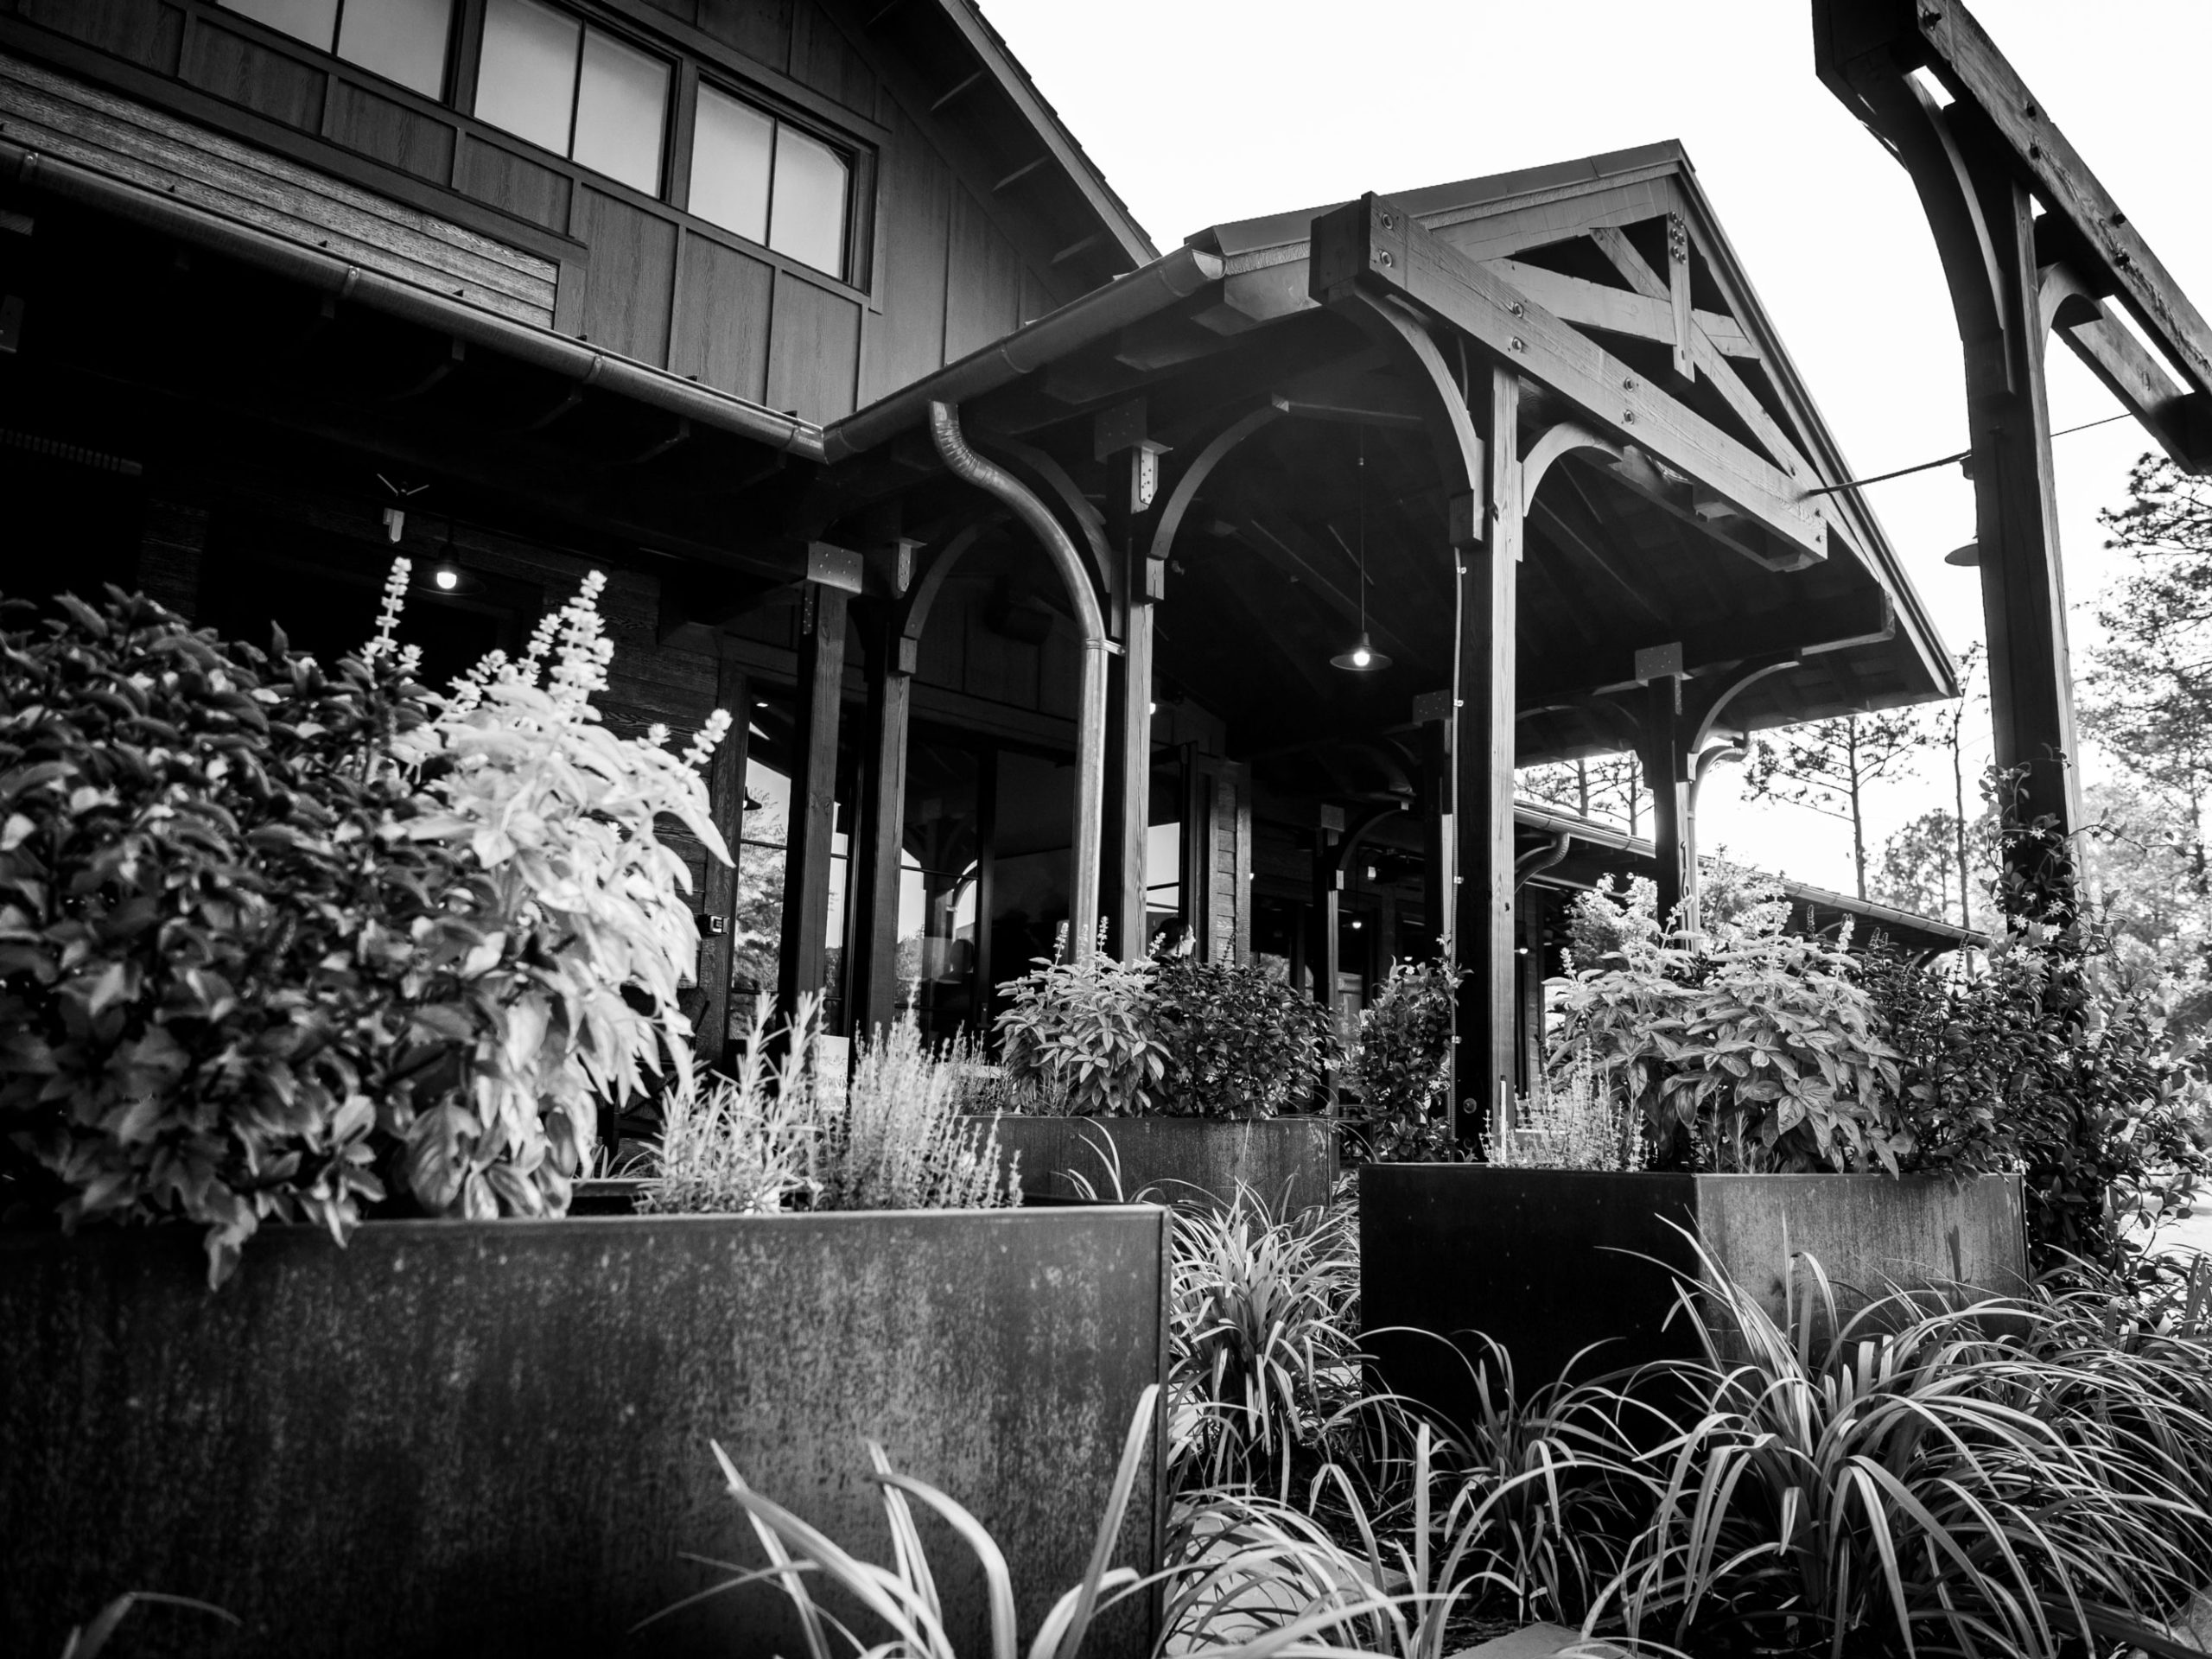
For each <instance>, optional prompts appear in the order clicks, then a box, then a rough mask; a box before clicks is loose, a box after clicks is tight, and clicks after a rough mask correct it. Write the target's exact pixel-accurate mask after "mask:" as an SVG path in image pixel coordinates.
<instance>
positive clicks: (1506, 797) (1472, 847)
mask: <svg viewBox="0 0 2212 1659" xmlns="http://www.w3.org/2000/svg"><path fill="white" fill-rule="evenodd" d="M1469 401H1470V403H1471V404H1472V409H1471V413H1472V414H1473V416H1475V424H1476V428H1477V431H1478V435H1479V436H1480V437H1481V439H1482V441H1483V448H1484V474H1485V477H1484V508H1485V511H1484V514H1483V517H1482V522H1481V524H1480V525H1479V526H1478V529H1479V531H1480V539H1479V540H1478V541H1473V542H1470V543H1464V544H1462V545H1461V546H1460V547H1459V558H1458V567H1459V588H1460V601H1459V604H1460V613H1459V664H1458V668H1459V687H1458V703H1459V706H1458V707H1457V708H1456V709H1453V710H1452V713H1453V715H1455V716H1456V718H1455V720H1454V721H1453V727H1452V761H1453V767H1454V771H1455V772H1456V776H1457V780H1458V790H1457V795H1458V798H1457V801H1456V804H1455V805H1456V810H1454V812H1453V814H1452V839H1453V840H1454V842H1457V843H1458V845H1457V848H1456V849H1455V852H1454V855H1453V858H1452V871H1453V880H1454V883H1455V887H1456V893H1457V898H1456V900H1455V902H1454V905H1453V915H1454V919H1453V924H1452V944H1453V948H1454V949H1455V950H1456V951H1457V953H1458V962H1459V967H1460V969H1462V970H1463V971H1464V973H1465V978H1463V979H1462V980H1461V981H1460V982H1459V1017H1458V1020H1457V1021H1456V1025H1455V1031H1454V1035H1453V1039H1452V1072H1453V1075H1452V1098H1453V1100H1454V1102H1455V1103H1456V1104H1457V1108H1458V1112H1459V1122H1458V1124H1457V1129H1458V1133H1459V1136H1460V1138H1461V1139H1463V1140H1472V1139H1478V1138H1479V1137H1480V1136H1482V1135H1484V1134H1487V1133H1488V1131H1489V1128H1490V1124H1491V1120H1492V1118H1493V1116H1495V1115H1499V1114H1502V1113H1505V1112H1509V1111H1510V1109H1511V1096H1512V1090H1513V1074H1514V1071H1515V1070H1516V1060H1515V1056H1514V1043H1515V1038H1514V1031H1515V1027H1516V1023H1517V1022H1516V1011H1515V1008H1514V975H1513V945H1514V938H1513V717H1514V712H1515V710H1514V684H1513V677H1514V666H1515V664H1514V627H1515V621H1516V607H1517V602H1518V584H1519V566H1520V559H1521V513H1522V500H1521V448H1520V435H1519V430H1518V428H1519V423H1520V412H1521V382H1520V379H1519V377H1518V376H1517V375H1516V373H1515V372H1514V371H1513V369H1512V368H1511V367H1510V366H1509V365H1505V364H1503V363H1497V364H1493V365H1491V368H1490V372H1489V375H1488V384H1487V385H1484V378H1483V377H1482V376H1479V375H1478V376H1477V378H1476V379H1475V381H1474V383H1473V388H1472V389H1471V391H1470V393H1469Z"/></svg>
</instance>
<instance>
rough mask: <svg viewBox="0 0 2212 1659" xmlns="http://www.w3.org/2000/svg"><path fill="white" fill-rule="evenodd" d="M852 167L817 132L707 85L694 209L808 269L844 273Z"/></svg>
mask: <svg viewBox="0 0 2212 1659" xmlns="http://www.w3.org/2000/svg"><path fill="white" fill-rule="evenodd" d="M851 179H852V164H851V163H850V162H849V161H847V160H846V158H845V157H844V156H842V155H840V154H839V153H838V152H837V151H836V150H835V149H832V148H830V146H829V145H828V144H826V143H823V142H822V140H821V139H819V138H817V137H814V136H813V135H812V134H811V133H808V132H804V131H801V130H799V129H798V128H797V127H795V126H793V125H791V123H790V122H788V121H780V120H778V119H777V118H775V117H774V116H772V115H769V114H767V113H766V111H761V110H758V109H755V108H754V107H753V105H750V104H747V103H746V102H744V101H743V100H742V99H736V98H733V97H731V96H730V94H728V92H721V91H719V90H717V89H716V88H715V87H712V86H708V85H706V84H705V83H704V82H702V83H701V84H700V86H699V118H698V124H697V125H696V127H695V128H694V129H693V130H692V135H691V211H692V212H693V213H696V214H698V216H699V217H700V218H702V219H711V220H712V221H713V222H714V223H715V224H717V225H719V226H722V227H723V228H724V229H725V230H730V231H734V232H737V233H738V234H739V235H740V236H741V237H744V238H747V239H748V240H750V241H753V242H760V243H764V244H766V245H767V246H769V247H771V248H773V249H774V250H775V251H777V252H778V253H781V254H787V255H789V256H790V257H791V258H793V259H796V260H798V261H799V262H800V263H801V264H808V265H811V266H813V267H814V268H815V269H816V270H823V271H827V272H829V275H831V276H832V277H843V276H844V274H845V198H846V194H847V193H848V191H849V188H850V183H851Z"/></svg>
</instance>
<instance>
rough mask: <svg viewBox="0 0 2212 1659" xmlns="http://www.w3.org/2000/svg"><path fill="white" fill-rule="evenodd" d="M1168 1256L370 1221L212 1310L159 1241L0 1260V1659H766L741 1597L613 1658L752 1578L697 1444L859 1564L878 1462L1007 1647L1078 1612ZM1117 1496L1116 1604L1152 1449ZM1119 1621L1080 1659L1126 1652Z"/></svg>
mask: <svg viewBox="0 0 2212 1659" xmlns="http://www.w3.org/2000/svg"><path fill="white" fill-rule="evenodd" d="M1168 1226H1169V1219H1168V1212H1167V1211H1165V1210H1162V1209H1160V1208H1158V1207H1154V1206H1141V1205H1128V1206H1117V1207H1112V1208H1107V1207H1099V1208H1085V1209H1082V1210H1075V1211H1068V1210H1060V1211H1051V1210H1040V1211H987V1212H976V1211H908V1212H900V1213H896V1214H839V1215H824V1216H783V1217H599V1218H578V1217H570V1218H568V1219H564V1220H557V1221H505V1222H489V1223H475V1222H436V1221H424V1222H386V1223H372V1224H367V1225H365V1226H364V1227H362V1228H361V1229H360V1230H359V1232H357V1233H356V1234H355V1236H354V1237H353V1243H351V1245H350V1246H349V1247H348V1248H346V1249H343V1250H340V1249H337V1248H336V1247H335V1246H334V1244H333V1243H331V1241H330V1240H329V1238H328V1237H327V1236H323V1235H321V1234H319V1233H317V1232H315V1231H313V1230H309V1229H307V1228H297V1227H284V1228H275V1229H265V1230H264V1231H263V1232H262V1234H261V1235H260V1236H257V1238H256V1239H255V1240H254V1242H253V1243H252V1244H251V1246H250V1247H249V1248H248V1249H247V1251H246V1255H245V1263H244V1265H243V1267H242V1268H240V1270H239V1272H238V1276H237V1278H236V1279H235V1280H234V1281H232V1283H231V1284H229V1285H228V1286H226V1287H225V1288H224V1289H222V1290H221V1291H220V1292H217V1293H211V1292H210V1291H209V1290H208V1289H207V1284H206V1281H205V1264H204V1261H203V1258H202V1256H201V1255H200V1248H199V1240H198V1235H197V1232H196V1231H194V1230H182V1229H176V1230H171V1229H144V1230H106V1231H94V1230H86V1232H84V1233H81V1234H79V1236H76V1237H74V1238H64V1237H61V1236H56V1235H14V1236H0V1538H4V1539H5V1540H6V1541H7V1546H6V1549H7V1565H6V1570H5V1571H4V1572H0V1652H7V1653H20V1654H27V1655H36V1654H54V1653H59V1652H60V1650H61V1645H62V1641H63V1637H64V1636H65V1635H66V1633H67V1629H68V1627H69V1626H70V1624H73V1623H75V1622H79V1621H81V1620H83V1619H85V1618H88V1617H89V1616H90V1615H91V1614H92V1612H93V1611H95V1610H96V1609H97V1608H98V1607H99V1605H101V1604H103V1603H104V1602H105V1601H106V1600H107V1599H109V1598H111V1597H112V1596H114V1595H116V1594H118V1592H122V1591H124V1590H161V1591H166V1592H171V1593H174V1594H181V1595H191V1596H196V1597H199V1598H200V1599H204V1600H207V1601H210V1602H213V1603H214V1604H216V1605H219V1606H222V1607H226V1608H227V1609H229V1610H230V1611H232V1612H234V1613H236V1614H238V1616H239V1617H240V1618H243V1619H244V1620H245V1630H243V1631H241V1632H238V1633H230V1632H227V1631H222V1630H219V1629H218V1627H217V1626H216V1625H215V1624H213V1623H212V1622H210V1621H205V1620H202V1619H200V1618H197V1617H194V1616H190V1615H187V1614H184V1613H181V1612H176V1611H169V1610H163V1609H155V1610H153V1611H145V1612H141V1613H137V1614H134V1615H133V1616H132V1619H131V1624H130V1629H129V1630H127V1631H126V1632H125V1635H126V1636H127V1637H128V1639H129V1645H130V1650H131V1651H132V1652H134V1653H155V1652H177V1653H194V1654H198V1653H214V1652H220V1653H222V1654H223V1655H225V1656H226V1659H245V1656H261V1655H269V1656H276V1655H284V1656H293V1655H299V1654H314V1655H318V1656H323V1655H346V1656H351V1655H361V1656H370V1655H374V1656H378V1659H404V1656H413V1655H430V1654H440V1655H446V1654H453V1655H460V1654H467V1655H484V1656H494V1655H516V1656H522V1655H530V1656H533V1659H543V1656H549V1655H570V1654H574V1655H579V1656H582V1655H590V1656H594V1659H603V1656H607V1655H611V1654H625V1653H634V1654H641V1655H642V1654H650V1655H656V1656H658V1655H664V1654H694V1653H696V1654H702V1655H704V1654H713V1655H716V1656H730V1655H747V1656H750V1655H760V1656H766V1655H769V1654H771V1653H777V1652H781V1653H785V1654H793V1653H802V1652H804V1641H803V1639H802V1637H801V1634H800V1632H799V1631H798V1629H797V1628H796V1627H795V1626H794V1624H792V1623H791V1620H790V1618H789V1616H788V1613H787V1612H786V1611H785V1605H784V1599H783V1597H782V1595H781V1593H780V1592H779V1591H777V1590H776V1589H775V1588H774V1587H773V1586H772V1585H771V1584H768V1583H765V1582H764V1583H760V1584H755V1585H753V1586H747V1587H746V1588H744V1589H742V1590H740V1591H737V1592H732V1593H730V1594H728V1595H724V1596H721V1597H717V1598H715V1599H712V1600H709V1601H708V1602H705V1603H703V1604H702V1605H699V1606H697V1607H695V1608H692V1609H690V1610H688V1611H683V1612H682V1613H679V1614H677V1615H675V1616H674V1617H672V1618H668V1619H665V1620H663V1621H661V1622H658V1623H657V1624H652V1625H651V1626H650V1627H648V1628H647V1629H646V1630H644V1631H643V1632H641V1633H640V1634H639V1635H638V1636H636V1637H631V1636H630V1635H629V1634H628V1632H629V1631H630V1630H631V1627H632V1626H633V1625H634V1624H637V1623H638V1622H639V1620H641V1619H643V1618H645V1617H646V1616H647V1615H649V1614H652V1613H653V1612H656V1611H659V1610H660V1609H663V1608H664V1607H667V1606H669V1605H671V1604H672V1603H674V1602H676V1601H677V1600H678V1599H681V1598H683V1597H684V1596H686V1595H689V1594H690V1593H692V1592H695V1591H697V1590H700V1589H702V1588H704V1587H705V1586H708V1585H709V1584H712V1583H714V1582H715V1581H717V1580H718V1579H719V1578H721V1576H722V1575H721V1574H720V1573H716V1572H715V1571H713V1570H712V1569H709V1568H706V1567H701V1566H699V1565H697V1564H696V1563H694V1562H690V1561H687V1560H683V1553H684V1552H687V1551H688V1552H693V1553H696V1554H699V1555H703V1556H707V1557H710V1558H714V1559H716V1560H723V1561H734V1562H741V1563H743V1564H745V1565H747V1566H759V1565H760V1564H761V1562H762V1556H761V1553H760V1546H759V1544H758V1543H757V1542H756V1541H754V1540H753V1537H752V1535H751V1533H750V1529H749V1528H748V1527H747V1525H746V1524H745V1522H743V1519H742V1517H741V1514H740V1512H739V1511H738V1510H737V1508H736V1506H735V1505H734V1504H733V1503H731V1502H730V1501H729V1499H728V1497H727V1496H726V1495H725V1493H724V1491H723V1484H722V1480H721V1475H720V1473H719V1471H717V1469H716V1467H715V1462H714V1458H713V1454H712V1452H710V1450H709V1444H708V1443H709V1440H715V1441H719V1442H720V1443H721V1446H722V1447H723V1448H724V1449H725V1450H726V1451H727V1452H728V1453H729V1455H730V1457H731V1458H732V1459H733V1460H734V1462H735V1463H736V1465H737V1466H738V1468H739V1469H740V1470H741V1471H742V1472H743V1473H744V1475H745V1477H746V1478H747V1481H748V1483H749V1484H752V1485H753V1486H754V1487H755V1488H756V1489H757V1490H759V1491H763V1492H765V1493H766V1494H767V1495H768V1496H770V1497H773V1498H774V1499H775V1500H777V1501H778V1502H779V1503H783V1504H785V1506H787V1507H788V1508H790V1509H791V1510H795V1511H797V1512H798V1514H799V1515H800V1516H803V1517H804V1518H805V1519H807V1520H809V1521H810V1522H814V1523H816V1524H817V1525H818V1526H821V1527H823V1529H826V1530H827V1531H828V1533H829V1535H830V1536H832V1537H833V1538H835V1539H836V1540H838V1541H840V1542H841V1543H842V1544H844V1545H845V1546H847V1547H848V1548H854V1549H855V1552H856V1553H858V1554H861V1555H862V1556H863V1557H865V1558H866V1559H870V1560H878V1561H885V1562H887V1561H888V1560H890V1559H891V1558H890V1554H889V1546H888V1540H887V1534H886V1532H885V1529H884V1523H883V1519H882V1509H881V1503H880V1498H879V1497H878V1495H877V1489H875V1488H874V1486H873V1485H871V1484H869V1483H868V1481H867V1479H866V1475H867V1472H868V1451H867V1446H866V1445H865V1442H866V1441H868V1440H876V1441H879V1442H880V1443H881V1444H882V1445H883V1446H884V1447H885V1449H886V1450H887V1452H888V1453H889V1454H890V1457H891V1459H892V1460H893V1463H894V1464H895V1465H897V1466H898V1467H899V1469H900V1470H901V1471H905V1472H907V1473H910V1474H912V1475H916V1476H918V1477H920V1478H923V1479H925V1480H928V1481H930V1482H932V1483H933V1484H937V1485H938V1486H940V1487H941V1488H943V1489H944V1490H945V1491H948V1492H950V1493H951V1494H952V1495H953V1496H955V1497H957V1498H958V1499H959V1501H960V1502H962V1503H964V1504H966V1505H968V1506H969V1508H970V1509H971V1510H974V1511H975V1512H976V1515H978V1516H980V1517H981V1518H982V1521H983V1522H984V1524H985V1525H986V1526H988V1528H989V1529H990V1530H991V1532H992V1534H993V1535H995V1537H996V1538H997V1539H998V1540H999V1541H1000V1543H1001V1546H1002V1547H1003V1548H1005V1550H1006V1552H1007V1556H1008V1558H1009V1560H1010V1562H1011V1565H1012V1569H1013V1577H1014V1588H1015V1594H1016V1598H1017V1604H1018V1607H1019V1611H1020V1617H1021V1626H1022V1630H1023V1631H1024V1633H1025V1639H1026V1635H1027V1632H1028V1631H1030V1630H1034V1629H1035V1628H1036V1625H1037V1624H1038V1623H1039V1620H1040V1619H1041V1618H1042V1617H1043V1616H1044V1614H1045V1612H1046V1610H1047V1608H1048V1607H1049V1606H1050V1605H1051V1603H1052V1599H1054V1598H1055V1597H1056V1596H1058V1594H1059V1593H1060V1592H1062V1591H1064V1590H1065V1589H1066V1588H1067V1587H1068V1586H1071V1585H1073V1584H1075V1583H1077V1581H1078V1580H1080V1579H1081V1577H1082V1575H1083V1571H1084V1563H1085V1560H1086V1558H1087V1556H1088V1554H1089V1552H1090V1545H1091V1540H1092V1537H1093V1535H1094V1532H1095V1529H1096V1525H1097V1520H1098V1517H1099V1516H1100V1515H1101V1514H1102V1513H1103V1510H1104V1508H1105V1504H1106V1500H1107V1495H1108V1491H1109V1484H1110V1483H1111V1480H1112V1478H1113V1473H1114V1469H1115V1465H1116V1463H1117V1461H1118V1459H1119V1458H1120V1455H1121V1451H1122V1440H1123V1437H1124V1435H1125V1434H1126V1433H1127V1431H1128V1424H1129V1421H1130V1417H1131V1415H1132V1414H1133V1413H1134V1411H1135V1408H1136V1404H1137V1401H1138V1398H1139V1395H1141V1392H1142V1390H1143V1389H1144V1388H1145V1386H1146V1385H1147V1384H1148V1383H1156V1382H1159V1381H1160V1380H1162V1378H1163V1377H1164V1376H1165V1372H1166V1339H1165V1312H1166V1274H1167V1268H1168V1245H1167V1230H1168ZM1155 1440H1156V1437H1155ZM1150 1469H1151V1478H1150V1479H1149V1480H1141V1481H1140V1482H1139V1490H1138V1491H1137V1494H1136V1497H1135V1501H1134V1503H1132V1505H1131V1509H1130V1511H1129V1514H1128V1520H1127V1524H1126V1526H1125V1529H1124V1530H1123V1533H1122V1541H1121V1548H1120V1552H1119V1554H1117V1556H1116V1560H1117V1561H1121V1562H1125V1563H1127V1564H1128V1565H1131V1566H1135V1567H1140V1568H1141V1569H1145V1570H1149V1569H1150V1568H1151V1567H1153V1566H1154V1565H1155V1555H1156V1550H1157V1529H1158V1524H1159V1519H1160V1459H1159V1456H1158V1450H1157V1446H1156V1445H1155V1449H1154V1461H1153V1463H1152V1465H1150ZM925 1530H926V1531H928V1532H929V1533H930V1534H931V1561H932V1564H933V1565H934V1567H936V1569H937V1572H938V1585H939V1587H940V1589H941V1591H942V1592H943V1594H944V1600H945V1604H946V1616H947V1624H948V1626H949V1628H950V1630H951V1632H952V1636H953V1640H954V1643H955V1645H956V1647H957V1649H958V1650H960V1651H962V1652H970V1651H972V1652H982V1651H984V1650H985V1649H986V1648H987V1647H988V1641H987V1637H986V1630H987V1628H988V1627H987V1618H986V1611H985V1608H986V1602H985V1599H984V1596H985V1589H984V1586H983V1584H982V1578H981V1575H980V1573H977V1572H976V1571H975V1570H973V1561H974V1558H973V1556H972V1554H970V1553H969V1551H968V1550H967V1549H966V1548H964V1547H963V1546H961V1545H960V1544H959V1543H958V1541H957V1540H956V1539H955V1538H953V1537H952V1536H951V1535H950V1534H948V1533H946V1532H944V1530H943V1529H940V1528H937V1527H935V1526H934V1524H933V1523H931V1525H930V1526H929V1527H928V1528H926V1529H925ZM831 1605H833V1606H834V1605H835V1603H834V1602H833V1603H832V1604H831ZM1146 1617H1147V1615H1146V1614H1145V1613H1143V1612H1142V1611H1138V1610H1135V1609H1134V1608H1132V1609H1131V1610H1130V1613H1129V1617H1128V1618H1126V1619H1124V1620H1122V1622H1121V1623H1120V1624H1119V1625H1118V1626H1116V1627H1114V1628H1112V1629H1111V1630H1109V1631H1107V1632H1105V1634H1107V1636H1108V1637H1109V1639H1108V1640H1106V1641H1105V1643H1104V1647H1105V1648H1106V1649H1109V1650H1112V1651H1117V1652H1120V1653H1123V1654H1128V1655H1135V1654H1139V1653H1142V1652H1144V1651H1145V1650H1146V1649H1147V1637H1148V1631H1147V1629H1146V1627H1145V1620H1146ZM865 1628H868V1629H873V1628H875V1627H874V1626H873V1625H872V1624H871V1625H868V1626H866V1627H865ZM1085 1651H1086V1653H1088V1652H1089V1651H1090V1649H1089V1648H1088V1647H1086V1649H1085Z"/></svg>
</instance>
